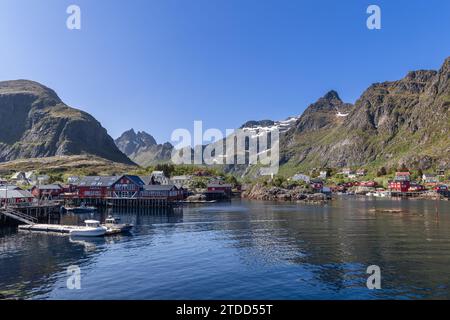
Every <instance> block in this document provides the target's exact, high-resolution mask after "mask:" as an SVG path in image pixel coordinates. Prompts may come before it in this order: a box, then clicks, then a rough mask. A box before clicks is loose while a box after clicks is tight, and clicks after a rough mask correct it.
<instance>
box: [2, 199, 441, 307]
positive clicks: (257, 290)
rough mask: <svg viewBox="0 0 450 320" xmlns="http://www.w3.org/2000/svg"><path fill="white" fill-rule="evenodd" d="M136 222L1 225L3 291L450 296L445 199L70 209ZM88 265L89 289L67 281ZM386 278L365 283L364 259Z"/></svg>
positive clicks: (121, 295)
mask: <svg viewBox="0 0 450 320" xmlns="http://www.w3.org/2000/svg"><path fill="white" fill-rule="evenodd" d="M108 215H114V216H118V217H120V218H121V220H122V222H123V223H132V224H134V225H135V228H134V229H133V231H132V232H131V234H130V235H122V236H116V237H113V238H111V237H107V238H101V239H87V240H86V239H82V240H80V239H70V237H67V236H56V235H48V234H35V233H17V232H15V231H11V230H2V231H0V268H1V272H0V288H1V290H0V294H3V295H4V296H8V297H19V298H58V299H61V298H62V299H255V298H256V299H281V298H287V299H348V298H356V299H365V298H397V299H404V298H450V293H449V292H450V290H449V287H448V286H449V282H450V280H449V279H450V270H449V269H448V267H447V266H448V264H449V263H450V232H449V231H450V212H449V203H448V202H438V203H436V202H434V201H418V200H409V201H408V200H391V199H367V198H349V199H345V198H344V199H339V200H336V201H334V202H333V203H332V204H330V205H327V206H314V205H303V204H292V203H276V204H275V203H270V202H257V201H252V202H249V201H233V202H232V203H225V204H221V203H218V204H208V205H205V206H190V207H185V208H184V209H179V208H178V209H175V210H169V211H167V210H166V211H164V210H153V211H152V210H150V211H123V210H116V211H111V210H109V211H104V212H98V213H94V214H93V215H90V214H88V215H64V216H63V217H62V223H65V224H82V223H83V220H85V219H91V218H94V219H97V220H100V221H104V219H105V218H106V217H107V216H108ZM73 264H75V265H80V266H81V268H82V271H83V290H81V291H80V292H71V291H68V290H67V288H65V279H66V273H65V271H66V268H67V266H69V265H73ZM372 264H376V265H378V266H380V267H381V270H382V288H383V290H379V291H369V290H367V288H366V286H365V282H366V279H367V274H366V268H367V267H368V266H369V265H372Z"/></svg>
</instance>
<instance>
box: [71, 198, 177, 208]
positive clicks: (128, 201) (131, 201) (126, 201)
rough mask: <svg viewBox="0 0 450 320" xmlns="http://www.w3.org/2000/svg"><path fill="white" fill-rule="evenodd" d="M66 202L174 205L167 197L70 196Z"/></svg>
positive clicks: (126, 205)
mask: <svg viewBox="0 0 450 320" xmlns="http://www.w3.org/2000/svg"><path fill="white" fill-rule="evenodd" d="M65 202H66V204H71V205H76V206H78V205H80V204H81V203H84V204H86V205H89V206H95V207H100V208H101V207H105V208H106V207H110V208H111V207H114V208H128V209H140V208H168V207H172V206H174V205H176V202H175V201H170V200H168V199H167V198H164V197H161V198H71V199H66V201H65Z"/></svg>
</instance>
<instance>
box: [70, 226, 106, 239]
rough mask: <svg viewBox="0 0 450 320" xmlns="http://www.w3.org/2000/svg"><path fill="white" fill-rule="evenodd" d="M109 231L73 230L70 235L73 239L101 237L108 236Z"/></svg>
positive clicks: (94, 229) (102, 228) (97, 229)
mask: <svg viewBox="0 0 450 320" xmlns="http://www.w3.org/2000/svg"><path fill="white" fill-rule="evenodd" d="M106 231H107V229H106V228H105V227H99V228H85V229H79V230H71V231H70V235H71V236H73V237H101V236H104V235H105V234H106Z"/></svg>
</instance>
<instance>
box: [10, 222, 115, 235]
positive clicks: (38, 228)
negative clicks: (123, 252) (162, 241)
mask: <svg viewBox="0 0 450 320" xmlns="http://www.w3.org/2000/svg"><path fill="white" fill-rule="evenodd" d="M82 229H85V227H82V226H69V225H59V224H26V225H20V226H19V230H21V231H35V232H48V233H62V234H70V231H72V230H82ZM121 232H122V231H121V230H120V229H117V228H111V229H108V231H106V233H105V234H104V235H105V236H110V235H115V234H119V233H121Z"/></svg>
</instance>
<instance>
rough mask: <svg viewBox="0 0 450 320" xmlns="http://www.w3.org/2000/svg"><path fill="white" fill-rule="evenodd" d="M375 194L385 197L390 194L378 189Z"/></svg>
mask: <svg viewBox="0 0 450 320" xmlns="http://www.w3.org/2000/svg"><path fill="white" fill-rule="evenodd" d="M373 196H374V197H380V198H384V197H387V196H389V193H388V192H387V191H376V192H374V194H373Z"/></svg>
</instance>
